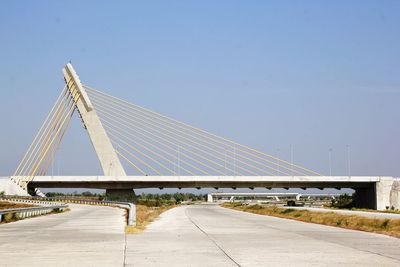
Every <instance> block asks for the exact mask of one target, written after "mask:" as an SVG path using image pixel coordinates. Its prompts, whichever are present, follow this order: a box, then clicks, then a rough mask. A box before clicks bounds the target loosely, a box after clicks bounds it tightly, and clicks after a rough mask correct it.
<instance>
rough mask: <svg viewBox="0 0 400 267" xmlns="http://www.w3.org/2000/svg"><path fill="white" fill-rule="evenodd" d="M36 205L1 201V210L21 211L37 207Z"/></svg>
mask: <svg viewBox="0 0 400 267" xmlns="http://www.w3.org/2000/svg"><path fill="white" fill-rule="evenodd" d="M35 206H36V205H32V204H25V203H14V202H8V201H0V210H5V209H19V208H30V207H35Z"/></svg>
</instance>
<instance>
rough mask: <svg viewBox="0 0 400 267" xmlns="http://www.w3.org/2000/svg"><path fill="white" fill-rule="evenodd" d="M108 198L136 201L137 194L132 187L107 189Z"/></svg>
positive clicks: (111, 199)
mask: <svg viewBox="0 0 400 267" xmlns="http://www.w3.org/2000/svg"><path fill="white" fill-rule="evenodd" d="M106 198H107V200H110V201H123V202H131V203H136V200H137V196H136V195H135V191H134V190H133V188H132V189H106Z"/></svg>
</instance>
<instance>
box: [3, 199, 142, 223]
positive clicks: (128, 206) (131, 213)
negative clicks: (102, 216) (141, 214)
mask: <svg viewBox="0 0 400 267" xmlns="http://www.w3.org/2000/svg"><path fill="white" fill-rule="evenodd" d="M0 199H1V200H6V201H13V202H21V203H32V204H39V205H57V202H62V203H71V204H81V205H97V206H112V207H119V208H123V209H125V210H127V224H128V225H129V226H135V225H136V206H135V205H134V204H133V203H129V202H120V201H108V200H91V199H80V198H69V197H15V196H4V197H0Z"/></svg>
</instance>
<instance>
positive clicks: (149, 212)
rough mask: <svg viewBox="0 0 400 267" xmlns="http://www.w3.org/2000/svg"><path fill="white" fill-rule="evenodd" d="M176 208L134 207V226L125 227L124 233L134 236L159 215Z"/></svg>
mask: <svg viewBox="0 0 400 267" xmlns="http://www.w3.org/2000/svg"><path fill="white" fill-rule="evenodd" d="M174 207H176V206H162V207H147V206H144V205H136V226H127V227H126V229H125V232H126V233H127V234H134V233H139V232H141V231H143V230H144V229H145V228H146V226H147V225H148V224H149V223H151V222H152V221H154V220H155V219H156V218H157V217H158V216H160V214H161V213H163V212H164V211H167V210H169V209H172V208H174Z"/></svg>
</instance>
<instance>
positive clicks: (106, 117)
mask: <svg viewBox="0 0 400 267" xmlns="http://www.w3.org/2000/svg"><path fill="white" fill-rule="evenodd" d="M63 75H64V80H65V86H64V87H63V88H62V90H61V92H60V94H59V97H58V98H57V100H56V102H55V104H54V105H53V107H52V109H51V111H50V112H49V114H48V116H47V117H46V119H45V121H44V123H43V124H42V126H41V128H40V129H39V131H38V133H37V135H36V136H35V138H34V140H33V142H32V143H31V145H30V146H29V148H28V150H27V151H26V153H25V155H24V156H23V158H22V160H21V162H20V163H19V165H18V167H17V169H16V170H15V172H14V174H13V175H12V176H11V177H10V178H11V181H12V182H13V183H15V185H17V186H18V187H19V188H20V189H21V190H23V191H27V190H28V188H37V187H57V188H60V187H70V188H77V187H84V188H104V189H107V192H108V193H109V194H116V195H120V194H127V193H129V192H131V193H133V189H134V188H147V187H158V188H164V187H174V188H181V187H193V188H201V187H214V188H219V187H231V188H239V187H246V188H254V187H265V188H272V187H281V188H303V189H306V188H310V187H314V188H321V189H322V188H328V187H329V188H353V189H355V190H356V192H357V200H358V202H359V205H360V206H364V207H370V208H378V209H384V208H386V207H387V206H389V207H391V206H396V207H397V206H400V204H399V201H400V200H399V199H400V197H399V196H398V195H399V191H400V190H399V189H398V186H399V185H398V184H399V182H398V180H396V179H394V178H393V177H350V176H340V177H328V176H322V175H321V174H319V173H317V172H315V171H313V170H311V169H308V168H305V167H303V166H299V165H296V164H294V163H293V162H288V161H285V160H283V159H280V158H277V157H274V156H272V155H269V154H266V153H264V152H261V151H258V150H256V149H253V148H250V147H248V146H245V145H242V144H239V143H237V142H234V141H232V140H228V139H226V138H223V137H220V136H217V135H215V134H212V133H210V132H208V131H205V130H202V129H200V128H197V127H193V126H191V125H188V124H186V123H183V122H180V121H178V120H175V119H173V118H170V117H167V116H165V115H162V114H160V113H157V112H155V111H152V110H149V109H147V108H144V107H141V106H138V105H135V104H132V103H129V102H127V101H124V100H122V99H120V98H117V97H114V96H112V95H110V94H108V93H105V92H103V91H101V90H98V89H95V88H92V87H90V86H88V85H85V84H83V83H81V81H80V79H79V77H78V75H77V74H76V72H75V70H74V68H73V67H72V65H71V64H67V65H66V66H65V67H64V68H63ZM74 113H76V114H77V115H78V116H79V117H80V119H81V120H82V123H83V125H84V127H85V129H86V130H87V132H88V135H89V137H90V140H91V142H92V144H93V147H94V149H95V151H96V154H97V156H98V158H99V161H100V164H101V167H102V170H103V173H104V176H82V177H80V176H69V177H68V176H46V174H47V172H48V170H49V168H50V167H51V165H52V163H53V161H54V158H55V156H56V153H57V150H58V148H59V147H60V144H61V142H62V139H63V137H64V135H65V134H66V132H67V130H68V127H69V125H70V122H71V119H72V118H73V115H74ZM127 173H128V174H129V176H128V175H127ZM396 186H397V187H396ZM396 188H397V189H396ZM396 190H397V191H396ZM396 194H397V195H396Z"/></svg>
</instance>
